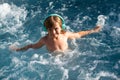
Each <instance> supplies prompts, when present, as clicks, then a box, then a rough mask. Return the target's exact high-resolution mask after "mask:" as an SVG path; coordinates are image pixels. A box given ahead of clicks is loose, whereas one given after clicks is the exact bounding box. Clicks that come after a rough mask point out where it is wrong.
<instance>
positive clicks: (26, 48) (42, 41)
mask: <svg viewBox="0 0 120 80" xmlns="http://www.w3.org/2000/svg"><path fill="white" fill-rule="evenodd" d="M43 45H44V40H43V38H42V39H40V40H39V41H38V42H37V43H35V44H29V45H27V46H25V47H22V48H17V49H16V51H24V50H28V49H29V48H33V49H38V48H41V47H42V46H43Z"/></svg>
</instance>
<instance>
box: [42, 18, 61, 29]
mask: <svg viewBox="0 0 120 80" xmlns="http://www.w3.org/2000/svg"><path fill="white" fill-rule="evenodd" d="M56 22H57V23H58V24H59V25H60V27H61V28H62V20H61V19H60V18H59V17H58V16H50V17H48V18H47V19H46V20H45V21H44V27H46V29H50V28H52V27H54V26H55V23H56Z"/></svg>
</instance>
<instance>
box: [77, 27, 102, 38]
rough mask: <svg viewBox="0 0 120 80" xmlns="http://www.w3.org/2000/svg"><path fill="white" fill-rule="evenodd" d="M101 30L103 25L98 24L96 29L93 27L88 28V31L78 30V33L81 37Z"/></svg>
mask: <svg viewBox="0 0 120 80" xmlns="http://www.w3.org/2000/svg"><path fill="white" fill-rule="evenodd" d="M100 30H101V27H100V26H96V27H95V28H94V29H91V30H87V31H80V32H78V34H79V35H80V37H84V36H86V35H88V34H91V33H97V32H99V31H100Z"/></svg>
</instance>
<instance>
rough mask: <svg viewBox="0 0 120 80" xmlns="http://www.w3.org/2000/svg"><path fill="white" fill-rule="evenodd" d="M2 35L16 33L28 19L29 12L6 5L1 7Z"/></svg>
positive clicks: (0, 26) (0, 22)
mask: <svg viewBox="0 0 120 80" xmlns="http://www.w3.org/2000/svg"><path fill="white" fill-rule="evenodd" d="M0 14H1V15H0V32H1V33H0V34H4V33H6V32H8V33H11V34H13V33H16V32H17V30H18V29H19V28H20V27H21V26H22V25H23V22H24V21H25V19H26V16H27V11H26V10H25V8H24V7H17V6H16V5H14V4H11V5H10V4H8V3H4V4H1V5H0Z"/></svg>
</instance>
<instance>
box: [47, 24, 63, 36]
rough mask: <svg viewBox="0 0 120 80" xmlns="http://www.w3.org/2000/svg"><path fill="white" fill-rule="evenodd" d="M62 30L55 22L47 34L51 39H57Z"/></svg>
mask: <svg viewBox="0 0 120 80" xmlns="http://www.w3.org/2000/svg"><path fill="white" fill-rule="evenodd" d="M61 30H62V28H61V27H60V25H59V24H58V23H57V22H56V23H55V25H54V26H52V28H49V29H48V34H50V36H52V37H57V36H59V35H60V33H61Z"/></svg>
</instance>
